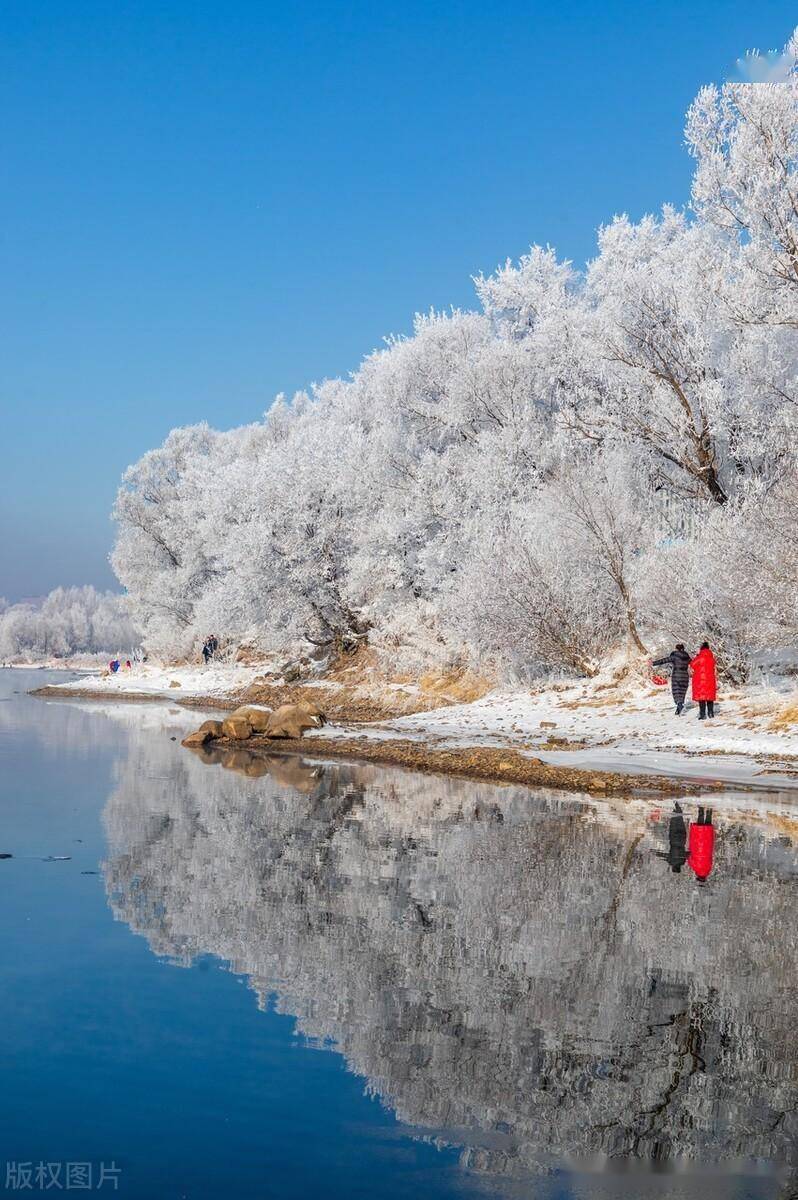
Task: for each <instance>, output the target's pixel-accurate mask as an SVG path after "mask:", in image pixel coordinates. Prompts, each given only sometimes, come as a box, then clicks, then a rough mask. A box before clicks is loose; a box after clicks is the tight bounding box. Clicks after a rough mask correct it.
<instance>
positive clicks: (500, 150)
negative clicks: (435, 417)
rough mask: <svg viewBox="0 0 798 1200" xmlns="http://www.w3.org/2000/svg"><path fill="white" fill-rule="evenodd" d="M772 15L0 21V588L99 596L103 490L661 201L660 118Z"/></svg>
mask: <svg viewBox="0 0 798 1200" xmlns="http://www.w3.org/2000/svg"><path fill="white" fill-rule="evenodd" d="M795 20H796V14H795V10H794V8H793V6H791V5H788V4H787V3H785V2H778V3H777V2H775V0H761V2H760V3H758V4H756V5H751V4H750V3H748V2H747V0H733V2H731V3H728V2H727V3H721V2H719V0H718V2H713V3H701V2H700V0H691V2H690V3H687V2H686V0H679V2H678V3H670V4H654V3H645V4H640V3H638V4H629V3H617V2H614V0H606V2H605V3H604V4H602V5H598V4H587V3H583V2H578V3H568V2H566V3H559V4H556V5H555V4H548V3H535V2H531V3H530V2H528V3H524V4H521V3H515V4H510V3H506V2H503V0H500V2H499V3H491V4H486V3H484V0H481V2H479V3H477V2H476V0H458V3H453V2H452V0H438V2H436V3H434V4H430V3H429V2H427V3H419V2H417V0H410V2H405V3H402V4H401V5H400V4H396V3H383V4H375V3H365V2H363V3H360V2H358V3H350V4H333V3H327V2H325V0H315V2H314V3H306V2H304V0H300V2H298V3H293V4H280V5H277V4H272V3H269V2H268V0H262V2H260V3H249V2H248V0H235V2H233V3H228V4H222V3H218V2H217V3H215V4H211V3H209V2H208V0H191V2H188V0H166V2H163V0H160V2H152V0H142V2H140V3H135V4H133V3H126V2H124V0H115V3H113V4H109V3H107V0H104V2H103V3H90V2H85V0H71V2H70V3H68V4H64V3H62V2H61V0H59V2H52V0H40V2H39V3H36V4H31V3H30V2H29V0H22V2H19V0H10V2H9V3H6V4H5V5H3V8H2V13H1V14H0V105H1V106H2V121H0V163H1V164H2V186H1V187H0V254H1V255H2V282H3V287H2V293H0V306H1V308H2V311H1V312H0V319H1V320H2V329H3V353H2V356H0V409H1V410H2V429H3V437H2V442H1V443H0V462H2V472H0V595H3V594H5V595H6V596H7V597H8V598H9V599H18V598H20V597H22V596H32V595H38V594H40V593H42V592H44V591H46V590H48V589H49V588H51V587H53V586H55V585H57V584H58V583H81V582H93V583H96V584H102V585H111V584H112V576H111V574H110V570H109V568H108V565H107V554H108V551H109V548H110V544H111V540H112V527H111V524H110V522H109V519H108V513H109V510H110V507H111V504H112V502H113V497H114V493H115V490H116V487H117V484H118V480H119V477H120V475H121V473H122V471H123V470H124V468H125V467H126V466H127V465H128V463H130V462H132V461H134V460H135V459H136V458H137V457H138V456H139V455H140V454H142V453H143V452H144V451H145V450H146V449H148V448H149V447H151V446H153V445H156V444H158V443H160V442H161V441H162V440H163V438H164V437H165V435H166V434H167V433H168V432H169V430H170V429H171V428H173V427H174V426H176V425H182V424H186V423H191V422H195V421H200V420H207V421H209V422H211V423H212V424H215V425H218V426H220V427H229V426H231V425H236V424H240V423H242V422H245V421H250V420H254V419H257V418H258V417H259V416H260V415H261V414H262V413H263V411H264V410H265V409H266V408H267V407H268V405H269V404H270V402H271V400H272V399H273V397H274V395H275V394H276V393H277V392H278V391H281V390H284V391H288V392H291V391H293V390H295V389H297V388H299V387H301V386H303V385H305V384H307V383H309V382H311V381H313V380H320V379H323V378H324V377H326V376H332V375H338V374H343V373H346V372H347V371H349V370H351V369H352V368H353V367H355V366H356V364H357V362H358V361H359V359H360V358H361V357H362V356H363V354H365V353H367V352H368V351H369V350H371V349H372V348H373V347H375V346H377V345H378V344H379V343H380V341H381V339H382V337H383V336H384V335H385V334H388V333H391V332H404V331H406V330H407V329H408V328H409V326H410V323H411V320H412V315H413V313H414V312H415V311H421V310H425V309H428V308H429V307H430V306H434V307H447V306H449V305H450V304H455V305H469V304H471V303H472V297H473V289H472V285H471V282H470V277H471V275H472V274H474V273H476V272H478V271H480V270H486V271H487V270H490V269H492V268H493V267H494V266H495V265H496V264H497V263H498V262H500V261H502V260H503V259H504V258H506V257H507V256H511V257H517V256H518V255H520V254H522V253H523V252H524V251H525V250H526V249H527V248H528V246H529V245H530V244H531V243H533V242H541V243H550V244H552V245H554V246H556V248H557V249H558V251H559V252H560V253H561V254H562V255H564V256H567V257H569V258H572V259H574V260H576V261H577V262H583V261H584V260H585V259H586V258H588V257H590V255H591V254H592V252H593V246H594V231H595V228H596V226H597V225H598V224H600V223H601V222H603V221H606V220H608V219H609V218H610V217H611V216H612V215H613V214H614V213H616V212H621V211H626V212H629V213H630V214H631V215H632V216H633V217H639V216H641V215H642V214H643V213H644V212H647V211H651V210H654V209H657V208H658V207H659V206H660V205H661V203H662V202H663V201H671V202H674V203H676V204H681V203H683V202H684V201H685V200H686V198H687V194H688V187H689V177H690V160H689V158H688V156H687V153H686V151H685V150H684V147H683V144H682V126H683V115H684V112H685V109H686V108H687V105H688V104H689V102H690V100H691V99H692V97H693V95H694V94H695V92H696V91H697V89H698V87H699V86H700V85H701V84H702V83H704V82H708V81H711V80H715V81H722V80H723V79H725V78H728V77H730V76H733V75H734V64H735V60H736V58H737V57H738V56H739V55H740V54H741V53H743V51H745V50H746V49H748V48H751V47H759V48H760V49H763V50H764V49H769V48H771V47H780V46H781V45H782V44H783V43H784V41H785V40H786V39H787V37H788V35H789V33H790V31H791V27H792V24H793V23H794V22H795Z"/></svg>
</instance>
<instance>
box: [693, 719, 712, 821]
mask: <svg viewBox="0 0 798 1200" xmlns="http://www.w3.org/2000/svg"><path fill="white" fill-rule="evenodd" d="M709 703H710V704H711V703H712V701H711V700H710V701H709ZM711 824H712V809H711V808H703V807H699V809H698V820H697V821H696V825H711Z"/></svg>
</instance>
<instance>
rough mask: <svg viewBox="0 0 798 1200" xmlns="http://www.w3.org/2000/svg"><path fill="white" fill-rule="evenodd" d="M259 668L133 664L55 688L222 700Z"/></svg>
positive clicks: (246, 683) (245, 684) (259, 671)
mask: <svg viewBox="0 0 798 1200" xmlns="http://www.w3.org/2000/svg"><path fill="white" fill-rule="evenodd" d="M263 673H264V668H263V665H262V664H261V665H260V666H255V667H253V666H244V665H242V664H240V663H209V664H208V666H207V667H206V666H205V664H204V663H198V664H197V665H192V666H183V667H168V666H163V665H162V664H160V663H155V662H152V663H149V662H147V663H135V664H134V665H133V667H132V668H131V669H130V670H129V671H128V670H126V669H125V668H124V667H121V668H120V669H119V670H118V671H117V672H116V674H113V675H112V674H111V673H110V672H108V673H106V672H101V673H100V674H94V673H92V674H91V675H86V676H83V677H82V678H80V679H72V680H70V681H69V682H68V683H62V684H58V685H57V686H58V687H59V688H60V689H61V690H62V691H64V692H65V693H66V694H69V693H70V692H81V691H86V690H87V689H89V690H91V691H92V692H98V693H103V694H106V693H107V695H108V696H118V697H119V698H120V699H124V697H125V695H126V694H128V695H135V694H138V695H147V696H163V697H164V698H165V699H170V700H171V699H180V698H181V697H186V696H192V697H193V696H211V697H218V698H220V699H222V698H223V697H225V696H230V695H235V694H236V693H237V692H239V691H241V690H242V689H243V688H246V687H249V685H250V684H251V683H252V682H253V680H255V679H257V678H258V677H259V676H262V675H263Z"/></svg>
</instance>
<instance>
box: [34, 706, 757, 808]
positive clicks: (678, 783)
mask: <svg viewBox="0 0 798 1200" xmlns="http://www.w3.org/2000/svg"><path fill="white" fill-rule="evenodd" d="M175 690H177V689H175ZM30 695H31V696H38V697H41V698H43V699H57V700H67V701H69V700H78V701H80V700H95V701H102V702H104V703H108V702H110V703H114V704H120V703H121V704H148V703H149V704H175V705H177V706H179V707H181V708H188V709H201V710H204V711H212V710H216V711H219V712H229V711H231V710H233V709H235V708H237V707H238V705H239V704H240V700H239V699H238V698H232V697H220V696H171V695H163V694H160V695H153V694H152V693H149V692H128V693H126V694H125V695H109V694H108V693H107V692H104V691H98V690H96V689H92V688H73V689H70V691H69V692H65V691H64V690H63V688H61V687H60V686H59V685H57V684H55V685H53V684H50V685H47V686H45V687H41V688H35V689H33V690H32V691H31V692H30ZM342 719H346V718H345V717H343V718H342ZM350 719H351V718H350ZM210 745H212V746H213V747H214V748H215V749H222V750H245V751H247V752H249V753H251V754H255V755H257V756H258V757H265V758H269V757H274V756H279V757H284V756H286V755H292V756H294V755H297V754H302V755H304V756H306V757H310V758H347V759H351V760H353V761H359V762H369V763H375V764H378V765H382V766H398V767H404V768H405V769H407V770H410V771H418V772H422V773H426V774H435V775H451V776H454V777H458V778H461V779H478V780H481V781H483V782H485V783H506V784H516V785H519V784H520V785H522V786H524V787H549V788H557V789H559V790H561V791H571V792H581V793H588V794H592V795H599V796H607V795H615V796H623V795H627V796H629V795H632V794H637V795H639V794H640V793H643V792H644V793H646V794H648V795H652V796H655V795H660V796H672V795H683V796H684V795H700V794H702V793H705V792H711V791H716V790H719V789H721V788H723V789H725V790H735V789H734V788H733V785H730V784H728V783H726V784H721V783H717V782H715V781H712V780H704V781H702V782H701V783H693V782H691V781H689V780H686V779H681V778H671V777H669V776H667V775H645V774H626V773H620V772H613V771H602V770H599V769H595V770H585V769H583V768H576V767H563V766H554V765H552V764H550V763H544V762H542V761H541V760H540V759H537V758H535V757H534V756H529V755H525V754H521V753H520V752H519V751H518V750H515V749H512V748H511V747H488V746H464V747H462V748H458V749H456V750H454V749H442V748H435V747H433V746H430V745H428V744H426V743H424V742H417V741H414V740H411V739H404V738H401V739H400V738H391V739H390V740H387V739H386V740H379V741H377V740H372V739H369V738H362V737H358V736H357V735H353V736H351V737H345V738H324V737H309V738H297V739H293V738H283V739H266V738H262V737H253V738H248V739H246V740H240V741H233V740H231V739H229V738H219V739H217V740H215V741H214V742H213V743H211V744H210ZM196 752H197V753H198V754H199V755H200V756H201V749H199V750H197V751H196Z"/></svg>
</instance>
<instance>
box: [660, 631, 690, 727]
mask: <svg viewBox="0 0 798 1200" xmlns="http://www.w3.org/2000/svg"><path fill="white" fill-rule="evenodd" d="M668 663H670V668H671V694H672V695H673V702H674V704H675V705H676V716H677V717H680V716H681V715H682V709H683V708H684V698H685V696H686V695H687V684H688V683H689V679H690V675H689V671H688V668H689V666H690V655H689V654H688V653H687V651H686V650H685V648H684V643H683V642H677V643H676V649H675V650H671V652H670V654H667V655H666V656H665V658H658V659H656V660H655V661H654V662H653V663H652V664H651V665H652V666H653V667H664V666H666V665H667V664H668Z"/></svg>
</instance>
